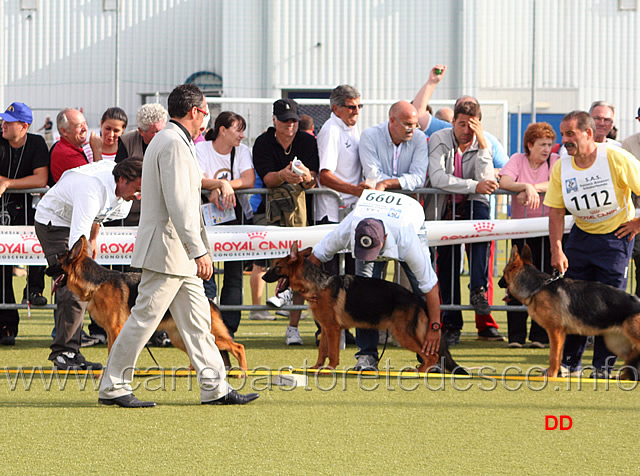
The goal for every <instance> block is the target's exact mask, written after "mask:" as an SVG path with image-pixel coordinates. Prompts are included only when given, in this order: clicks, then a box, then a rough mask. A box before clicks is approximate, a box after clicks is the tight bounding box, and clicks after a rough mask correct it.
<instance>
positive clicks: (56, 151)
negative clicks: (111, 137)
mask: <svg viewBox="0 0 640 476" xmlns="http://www.w3.org/2000/svg"><path fill="white" fill-rule="evenodd" d="M56 125H57V127H58V132H59V133H60V140H59V141H58V142H56V143H55V144H53V147H52V148H51V151H50V155H51V166H50V171H51V178H52V179H53V180H50V182H51V183H50V184H49V185H53V184H54V183H55V182H57V181H58V180H59V179H60V177H61V176H62V174H63V173H64V172H65V171H66V170H69V169H72V168H74V167H80V166H81V165H85V164H87V163H89V160H88V159H87V156H86V155H85V154H84V150H83V149H82V146H83V145H84V144H85V143H86V141H87V132H89V128H88V127H87V120H86V119H85V118H84V115H83V114H82V113H81V112H80V111H78V110H77V109H72V108H65V109H63V110H62V111H60V112H59V113H58V116H57V117H56ZM89 145H90V146H91V151H92V152H93V156H94V157H102V140H101V139H100V137H99V136H98V135H97V134H96V133H95V132H92V133H91V136H90V138H89Z"/></svg>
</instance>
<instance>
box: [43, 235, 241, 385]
mask: <svg viewBox="0 0 640 476" xmlns="http://www.w3.org/2000/svg"><path fill="white" fill-rule="evenodd" d="M46 274H47V275H49V276H51V277H53V278H56V279H55V286H57V287H61V286H65V285H66V286H68V287H69V289H70V290H71V291H72V292H73V293H74V294H75V295H77V296H78V297H79V298H80V299H81V300H83V301H88V302H89V306H88V309H89V312H90V313H91V317H93V319H94V320H95V321H96V322H97V323H98V324H99V325H100V327H102V328H103V329H104V330H105V331H106V332H107V342H108V346H109V351H111V346H112V344H113V343H114V342H115V340H116V337H118V334H120V331H121V330H122V326H123V325H124V323H125V321H126V320H127V319H128V318H129V314H131V308H132V307H133V305H134V304H135V302H136V297H137V296H138V285H139V284H140V276H141V275H140V273H122V272H120V271H112V270H109V269H106V268H104V267H102V266H100V265H99V264H98V263H96V262H95V261H94V260H92V259H91V258H90V257H89V255H88V254H87V239H86V238H85V237H84V236H81V237H80V239H79V240H78V241H77V242H76V243H75V244H74V245H73V247H72V248H71V250H69V251H68V252H66V253H62V254H60V255H59V256H58V263H57V264H56V265H53V266H50V267H48V268H47V270H46ZM209 304H210V307H211V333H212V334H213V335H214V336H215V338H216V345H217V346H218V349H219V350H220V351H228V352H231V353H232V354H233V356H234V357H235V358H236V359H237V360H238V364H239V365H240V368H241V369H242V370H243V371H244V372H246V371H247V360H246V357H245V351H244V346H243V345H242V344H238V343H237V342H234V341H233V339H232V338H231V335H230V334H229V331H228V330H227V327H226V326H225V325H224V322H223V321H222V317H221V316H220V311H219V310H218V307H217V306H216V305H215V304H213V303H212V302H211V301H209ZM158 330H163V331H166V332H167V334H169V338H170V339H171V342H172V344H173V345H174V346H175V347H177V348H179V349H181V350H182V351H184V352H186V351H187V350H186V347H185V345H184V341H183V340H182V337H181V336H180V332H179V331H178V328H177V327H176V323H175V321H174V320H173V318H172V317H171V315H170V314H169V312H167V313H166V314H165V316H164V317H163V318H162V321H161V322H160V324H159V325H158Z"/></svg>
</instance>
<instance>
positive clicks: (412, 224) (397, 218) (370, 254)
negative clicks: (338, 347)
mask: <svg viewBox="0 0 640 476" xmlns="http://www.w3.org/2000/svg"><path fill="white" fill-rule="evenodd" d="M344 249H348V250H351V251H353V253H354V255H355V257H356V260H357V261H356V274H357V275H358V276H365V277H374V278H380V277H381V274H382V269H383V267H384V264H385V263H384V261H386V260H390V259H394V260H398V261H399V263H400V265H401V266H402V268H403V269H404V271H405V273H406V274H407V277H408V278H409V282H410V283H411V288H412V290H413V292H414V293H415V294H416V295H419V296H424V297H425V300H426V302H427V310H428V314H429V322H430V323H438V325H437V326H434V327H430V329H429V332H428V333H427V340H428V341H429V342H430V344H432V348H435V349H437V348H438V347H439V344H440V325H439V323H440V291H439V287H438V278H437V276H436V274H435V272H434V271H433V268H432V266H431V258H430V254H429V246H428V243H427V237H426V230H424V211H423V209H422V206H421V205H420V204H419V203H418V202H417V201H416V200H414V199H413V198H411V197H409V196H406V195H402V194H397V193H390V192H380V191H376V190H366V191H364V192H363V193H362V195H361V196H360V199H359V200H358V202H357V203H356V206H355V207H354V210H353V212H352V213H351V214H349V216H347V217H346V218H345V219H344V220H343V221H342V222H341V223H340V225H338V227H337V228H336V229H335V230H334V231H332V232H331V233H329V234H328V235H327V236H325V237H324V238H323V239H322V240H321V241H320V243H318V244H317V245H316V246H315V247H314V248H313V254H312V255H311V257H310V259H311V261H313V262H315V264H318V265H319V264H320V263H321V262H327V261H328V260H330V259H331V258H332V257H333V256H334V255H335V254H336V253H337V252H339V251H341V250H344ZM360 330H362V329H358V331H360ZM356 336H357V337H356V343H357V345H358V353H357V354H356V358H357V360H358V362H357V364H356V367H355V370H372V369H376V368H377V364H378V348H377V346H378V339H377V334H376V335H375V338H374V339H369V337H368V335H366V334H365V335H364V336H363V335H361V334H360V333H356Z"/></svg>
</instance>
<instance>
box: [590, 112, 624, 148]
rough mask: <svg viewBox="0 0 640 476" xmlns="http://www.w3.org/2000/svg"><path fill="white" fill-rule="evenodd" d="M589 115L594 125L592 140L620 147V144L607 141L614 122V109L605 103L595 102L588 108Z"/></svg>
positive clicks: (614, 141) (615, 141)
mask: <svg viewBox="0 0 640 476" xmlns="http://www.w3.org/2000/svg"><path fill="white" fill-rule="evenodd" d="M589 115H590V116H591V117H592V118H593V120H594V122H595V123H596V130H595V136H594V139H595V141H596V142H608V143H609V144H613V145H616V146H618V147H620V142H618V141H617V140H613V139H607V135H608V134H609V132H611V130H612V129H613V126H614V125H615V122H616V108H615V107H614V106H613V104H611V103H608V102H606V101H595V102H594V103H593V104H591V107H590V108H589Z"/></svg>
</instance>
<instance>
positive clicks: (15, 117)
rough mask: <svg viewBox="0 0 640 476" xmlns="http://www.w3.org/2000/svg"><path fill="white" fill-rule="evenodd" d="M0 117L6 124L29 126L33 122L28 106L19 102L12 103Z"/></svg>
mask: <svg viewBox="0 0 640 476" xmlns="http://www.w3.org/2000/svg"><path fill="white" fill-rule="evenodd" d="M0 117H1V118H2V119H3V120H4V121H6V122H17V121H20V122H26V123H27V124H31V123H32V122H33V113H32V112H31V109H29V106H27V105H26V104H24V103H21V102H14V103H11V105H10V106H9V107H8V108H7V110H6V111H4V113H2V114H0Z"/></svg>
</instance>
